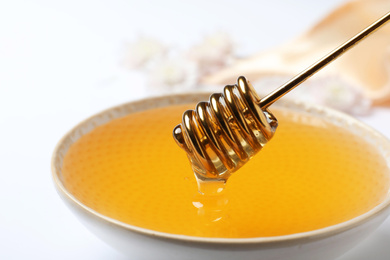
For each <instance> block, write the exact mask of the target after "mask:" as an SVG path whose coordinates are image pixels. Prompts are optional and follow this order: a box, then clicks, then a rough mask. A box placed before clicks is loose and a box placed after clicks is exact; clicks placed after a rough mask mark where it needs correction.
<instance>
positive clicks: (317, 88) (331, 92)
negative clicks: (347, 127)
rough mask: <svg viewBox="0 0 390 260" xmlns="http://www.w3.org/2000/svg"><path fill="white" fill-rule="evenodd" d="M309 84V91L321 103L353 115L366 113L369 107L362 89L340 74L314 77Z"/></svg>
mask: <svg viewBox="0 0 390 260" xmlns="http://www.w3.org/2000/svg"><path fill="white" fill-rule="evenodd" d="M311 85H312V86H310V93H311V95H312V97H313V98H314V100H315V101H317V102H318V103H320V104H321V105H324V106H329V107H332V108H334V109H337V110H340V111H343V112H345V113H350V114H355V115H363V114H367V112H368V110H369V108H370V107H371V101H370V100H369V99H367V98H366V97H365V96H364V95H363V93H362V91H360V90H359V88H357V87H355V86H353V85H352V84H351V83H350V82H349V81H348V80H346V79H345V78H343V77H341V76H340V75H333V76H329V77H324V78H319V79H316V83H314V81H313V83H312V84H311Z"/></svg>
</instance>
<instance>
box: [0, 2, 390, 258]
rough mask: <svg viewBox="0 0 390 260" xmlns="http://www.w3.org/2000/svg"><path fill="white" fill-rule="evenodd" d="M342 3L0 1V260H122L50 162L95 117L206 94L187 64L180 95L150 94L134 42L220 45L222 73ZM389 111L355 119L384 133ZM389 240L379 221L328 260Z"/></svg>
mask: <svg viewBox="0 0 390 260" xmlns="http://www.w3.org/2000/svg"><path fill="white" fill-rule="evenodd" d="M346 2H347V1H345V0H328V1H310V0H298V1H287V0H275V1H265V0H260V1H249V0H241V1H206V0H197V1H178V0H177V1H175V0H165V1H157V0H155V1H133V0H110V1H108V0H95V1H92V0H77V1H76V0H68V1H58V0H52V1H45V0H29V1H27V0H25V1H22V0H13V1H11V0H8V1H7V0H1V1H0V207H1V209H0V248H1V249H0V259H27V258H30V259H31V258H33V259H35V258H37V259H38V258H39V259H71V258H73V259H118V260H119V259H126V258H125V257H124V256H122V255H120V254H119V253H117V252H116V251H114V250H113V249H111V248H110V247H108V246H106V245H105V244H104V243H103V242H101V241H99V240H98V239H97V238H95V237H94V236H93V235H92V234H90V233H89V232H88V231H87V230H86V229H85V228H84V227H83V226H82V225H81V224H80V223H78V221H77V220H76V218H75V217H73V215H72V214H71V212H70V211H68V209H67V208H66V207H65V205H64V204H63V203H62V202H61V200H60V198H59V197H58V195H57V194H56V192H55V189H54V185H53V184H52V179H51V175H50V174H51V173H50V159H51V153H52V151H53V149H54V147H55V145H56V143H57V141H58V140H59V139H60V138H61V137H62V135H64V134H65V133H66V132H67V131H68V130H69V129H70V128H71V127H73V126H74V125H75V124H77V123H78V122H80V121H81V120H83V119H84V118H86V117H89V116H91V115H92V114H95V113H97V112H99V111H101V110H103V109H106V108H108V107H111V106H114V105H118V104H121V103H124V102H128V101H131V100H135V99H139V98H144V97H147V96H154V95H161V94H169V93H171V92H178V91H191V90H197V89H200V90H215V87H216V86H215V84H211V83H208V81H207V80H206V78H207V77H206V76H207V75H205V74H199V68H198V70H197V73H198V74H197V75H196V77H197V78H196V79H195V80H194V81H193V82H192V83H191V84H190V85H189V86H187V87H186V88H183V89H180V86H181V85H180V83H181V81H180V80H178V81H177V82H178V83H179V84H176V85H175V86H173V87H172V88H170V87H171V86H169V84H168V86H167V85H166V84H161V88H159V85H158V84H155V85H154V86H153V87H151V83H153V82H154V83H155V82H160V83H161V82H162V81H164V79H165V78H163V79H161V73H160V74H159V73H158V67H156V63H158V62H161V59H160V60H157V61H151V62H149V63H148V64H147V63H142V64H141V63H137V61H139V60H137V59H142V57H138V56H137V53H139V52H137V51H138V50H139V49H137V48H139V43H140V40H141V43H142V40H145V41H146V42H148V43H150V44H151V45H150V46H152V47H153V46H154V47H153V48H155V49H156V48H157V49H158V48H160V50H163V51H162V52H163V53H165V54H166V53H168V54H167V55H168V56H169V57H171V56H174V57H183V53H185V54H186V55H184V56H186V57H187V56H188V55H187V54H188V53H190V51H189V50H193V49H194V46H195V47H196V46H202V44H203V43H204V41H205V39H206V42H207V39H209V40H210V39H211V40H210V41H211V43H213V39H214V40H215V41H216V42H217V43H218V41H220V40H221V39H222V40H223V41H224V42H226V41H228V42H229V44H231V45H229V46H230V47H231V50H230V51H231V52H230V54H231V60H228V61H224V64H223V66H221V68H222V67H228V66H231V65H232V64H234V61H235V59H245V58H247V57H251V56H253V55H255V54H256V53H259V52H264V51H267V50H269V49H272V48H274V47H275V46H279V45H282V44H285V43H286V42H288V41H290V40H291V39H294V38H296V37H298V36H299V35H301V34H303V33H304V32H305V31H307V30H308V29H310V28H311V27H312V26H313V25H314V24H316V23H317V22H319V21H320V20H321V19H322V18H323V17H324V16H325V15H327V14H328V13H330V12H331V11H332V10H334V9H335V8H337V7H338V6H340V5H342V4H344V3H346ZM385 11H386V10H384V12H385ZM214 36H216V38H213V37H214ZM210 37H211V38H210ZM218 37H219V38H218ZM224 39H226V41H225V40H224ZM210 41H209V42H210ZM137 44H138V45H137ZM153 44H155V45H153ZM141 45H142V44H141ZM156 46H157V47H156ZM334 47H336V46H334ZM153 48H152V50H155V49H153ZM195 49H196V48H195ZM197 50H199V48H198V49H197ZM141 51H142V48H141ZM144 51H145V52H146V54H145V55H147V54H148V53H149V52H148V50H144ZM156 53H157V52H156ZM157 54H158V55H161V52H159V53H157ZM157 54H156V56H157ZM165 54H164V55H165ZM198 54H199V53H198ZM313 62H314V60H313ZM176 65H177V64H176ZM198 65H199V64H198ZM153 66H154V67H153ZM178 66H179V67H183V66H187V65H185V64H184V63H179V65H178ZM156 68H157V69H156ZM222 69H223V68H222ZM302 69H303V68H302ZM156 70H157V72H156ZM153 71H155V73H153ZM297 72H299V70H298V71H297ZM156 75H157V76H156ZM164 75H165V74H164ZM170 76H171V78H169V79H172V77H173V78H174V79H178V78H179V79H180V77H181V76H182V75H176V74H173V75H172V74H170ZM164 77H165V76H164ZM163 83H164V82H163ZM231 83H234V82H231ZM152 85H153V84H152ZM222 86H223V85H218V86H217V90H218V89H222ZM389 115H390V112H389V109H388V108H387V107H374V108H371V109H370V112H369V113H368V114H367V115H364V116H361V115H359V117H360V118H361V119H362V120H363V121H365V122H366V123H367V124H369V125H371V126H373V127H374V128H376V129H378V130H379V131H380V132H382V133H383V134H385V135H386V136H387V137H390V126H389V125H388V123H387V122H386V120H387V119H385V118H389V117H388V116H389ZM387 121H388V120H387ZM389 239H390V223H389V221H387V222H386V223H385V224H384V225H383V226H382V227H381V228H380V230H378V231H377V232H376V233H375V234H374V235H373V236H371V237H370V238H369V239H368V240H366V241H365V242H364V243H362V244H360V245H359V246H358V247H357V248H356V249H354V250H352V251H351V252H349V253H348V254H347V255H345V256H343V257H342V258H340V259H344V260H347V259H348V260H351V259H368V258H374V259H378V260H385V259H388V255H390V250H389V248H386V244H387V243H388V242H387V241H389Z"/></svg>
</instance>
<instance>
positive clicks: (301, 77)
mask: <svg viewBox="0 0 390 260" xmlns="http://www.w3.org/2000/svg"><path fill="white" fill-rule="evenodd" d="M389 20H390V12H388V13H387V14H385V15H384V16H383V17H382V18H380V19H379V20H377V21H376V22H374V23H373V24H371V25H370V26H369V27H367V28H366V29H364V30H363V31H361V32H360V33H358V34H357V35H355V36H354V37H352V38H351V39H349V40H348V41H346V42H345V43H344V44H342V45H341V46H339V47H338V48H336V49H335V50H333V51H332V52H330V53H329V54H328V55H326V56H325V57H323V58H322V59H320V60H319V61H317V62H316V63H314V64H313V65H311V66H310V67H308V68H307V69H305V70H304V71H302V72H301V73H299V74H298V75H296V76H295V77H294V78H292V79H291V80H290V81H288V82H286V83H285V84H284V85H282V86H281V87H279V88H278V89H276V90H275V91H273V92H272V93H270V94H268V95H267V96H265V97H264V98H262V99H260V98H259V96H258V95H257V94H256V92H255V90H254V89H253V87H252V86H251V84H250V83H249V81H247V80H246V79H245V77H243V76H241V77H239V78H238V80H237V84H235V85H227V86H225V88H224V90H223V93H214V94H212V95H211V96H210V100H209V102H200V103H198V104H197V106H196V108H195V110H187V111H185V112H184V114H183V119H182V123H181V124H179V125H177V126H176V127H175V128H174V130H173V136H174V139H175V141H176V143H177V144H178V145H179V146H180V147H181V148H182V149H184V150H185V151H186V152H187V156H188V158H189V160H190V162H191V164H192V169H193V171H194V173H195V176H196V177H197V179H198V181H199V180H201V181H208V180H213V181H226V180H227V179H228V178H229V176H230V175H231V174H232V173H233V172H235V171H236V170H238V169H239V168H240V167H241V166H243V165H244V164H245V163H246V162H247V161H248V160H249V159H250V158H251V157H252V156H254V155H255V154H256V153H257V152H259V151H260V150H261V149H262V147H263V146H264V145H265V144H266V143H267V142H268V141H269V140H270V139H271V138H272V137H273V135H274V133H275V130H276V128H277V125H278V122H277V119H276V118H275V117H274V116H273V114H272V113H271V112H270V111H269V110H268V107H269V106H270V105H272V104H273V103H274V102H275V101H277V100H278V99H279V98H281V97H282V96H283V95H285V94H287V93H288V92H289V91H291V90H292V89H294V88H295V87H297V86H298V85H299V84H301V83H302V82H303V81H305V80H306V79H308V78H309V77H310V76H312V75H313V74H314V73H316V72H318V71H319V70H321V69H322V68H323V67H325V66H326V65H327V64H329V63H330V62H331V61H333V60H335V59H336V58H338V57H339V56H341V55H342V54H343V53H345V52H346V51H347V50H348V49H350V48H351V47H353V46H354V45H355V44H357V43H358V42H360V41H362V40H363V39H364V38H365V37H366V36H368V35H370V34H371V33H373V32H374V31H375V30H376V29H378V28H379V27H381V26H382V25H384V24H385V23H386V22H387V21H389Z"/></svg>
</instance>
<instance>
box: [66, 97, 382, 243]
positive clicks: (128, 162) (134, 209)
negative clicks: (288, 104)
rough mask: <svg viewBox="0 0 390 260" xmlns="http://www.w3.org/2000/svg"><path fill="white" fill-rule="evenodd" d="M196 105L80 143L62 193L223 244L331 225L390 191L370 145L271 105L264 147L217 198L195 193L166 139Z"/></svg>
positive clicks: (184, 163) (126, 121) (120, 215)
mask: <svg viewBox="0 0 390 260" xmlns="http://www.w3.org/2000/svg"><path fill="white" fill-rule="evenodd" d="M194 106H195V104H190V105H176V106H169V107H165V108H159V109H152V110H147V111H143V112H139V113H135V114H130V115H128V116H126V117H123V118H119V119H116V120H113V121H111V122H109V123H107V124H105V125H102V126H99V127H97V128H96V129H94V130H92V131H91V132H90V133H88V134H86V135H84V136H82V137H81V138H80V139H79V140H78V141H77V142H75V143H74V144H73V145H72V146H71V147H70V149H69V151H68V152H67V154H66V156H65V158H64V162H63V167H62V177H63V183H64V184H65V186H66V188H67V189H68V190H69V191H70V193H71V194H73V195H74V196H75V197H76V198H77V199H78V200H79V201H80V202H82V203H83V204H85V205H86V206H88V207H90V208H91V209H93V210H95V211H96V212H99V213H101V214H103V215H105V216H108V217H110V218H113V219H116V220H119V221H121V222H124V223H128V224H131V225H134V226H138V227H142V228H147V229H152V230H156V231H161V232H167V233H173V234H182V235H189V236H201V237H224V238H248V237H265V236H278V235H287V234H293V233H299V232H305V231H310V230H315V229H319V228H323V227H327V226H331V225H334V224H337V223H341V222H344V221H346V220H349V219H352V218H354V217H356V216H358V215H361V214H362V213H364V212H367V211H368V210H370V209H372V208H373V207H375V206H376V205H378V204H379V203H380V202H381V201H383V199H384V198H385V197H386V196H387V194H388V191H389V186H390V177H389V176H390V173H389V169H388V166H387V163H386V161H385V160H384V159H383V157H382V156H381V155H380V154H379V153H378V151H377V150H376V149H375V147H373V146H371V145H370V144H368V143H366V142H365V141H364V140H362V138H361V137H359V136H355V135H354V134H352V133H350V132H349V131H347V130H345V129H343V128H341V127H338V126H335V125H333V124H332V123H330V122H328V121H326V120H324V119H320V118H316V117H313V116H309V115H307V114H303V113H298V112H291V111H289V110H287V109H280V108H276V107H275V108H273V113H274V114H275V116H276V118H277V119H278V121H279V127H278V130H277V132H276V134H275V136H274V137H273V139H272V140H271V141H270V143H269V144H267V145H266V146H265V147H264V148H263V149H262V150H261V151H260V152H259V154H257V155H256V156H255V157H254V158H253V159H252V160H250V161H249V162H248V163H247V164H246V165H244V166H243V167H242V168H241V169H240V170H239V171H237V172H235V173H234V174H233V175H232V176H231V177H230V178H229V180H228V182H227V184H226V188H225V189H224V190H223V191H222V192H220V193H217V194H212V195H201V194H200V193H198V191H197V190H198V188H197V183H196V180H195V178H194V174H193V172H192V170H191V167H190V164H189V161H188V159H187V157H186V154H185V153H184V152H183V151H182V149H180V148H179V147H178V146H177V145H176V143H175V142H174V141H173V140H172V127H173V126H174V125H176V124H177V122H178V121H180V120H181V116H182V113H183V111H185V110H186V109H191V108H193V107H194ZM156 115H158V116H156ZM153 126H157V127H155V128H154V127H153Z"/></svg>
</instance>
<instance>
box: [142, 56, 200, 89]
mask: <svg viewBox="0 0 390 260" xmlns="http://www.w3.org/2000/svg"><path fill="white" fill-rule="evenodd" d="M198 78H199V77H198V67H197V64H196V63H194V62H192V61H190V60H187V59H184V58H183V57H170V58H167V59H161V60H160V61H158V62H157V63H156V64H155V66H154V67H153V68H152V69H151V71H150V73H149V83H148V86H149V88H151V89H153V90H157V91H159V92H161V91H170V92H180V91H184V90H189V89H191V88H194V87H196V84H197V83H198Z"/></svg>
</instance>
